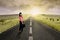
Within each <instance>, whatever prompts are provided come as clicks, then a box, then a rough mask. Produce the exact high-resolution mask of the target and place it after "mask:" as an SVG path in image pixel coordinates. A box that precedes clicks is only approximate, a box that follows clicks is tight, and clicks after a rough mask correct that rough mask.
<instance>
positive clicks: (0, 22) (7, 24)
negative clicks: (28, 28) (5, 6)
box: [0, 14, 29, 33]
mask: <svg viewBox="0 0 60 40" xmlns="http://www.w3.org/2000/svg"><path fill="white" fill-rule="evenodd" d="M23 18H24V20H27V19H28V18H29V16H28V14H24V15H23ZM18 23H19V18H18V15H1V16H0V33H3V32H4V31H7V30H8V29H10V28H12V27H14V26H15V25H17V24H18Z"/></svg>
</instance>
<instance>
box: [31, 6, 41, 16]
mask: <svg viewBox="0 0 60 40" xmlns="http://www.w3.org/2000/svg"><path fill="white" fill-rule="evenodd" d="M30 13H31V14H32V15H37V14H39V13H40V8H38V7H34V8H32V9H31V11H30Z"/></svg>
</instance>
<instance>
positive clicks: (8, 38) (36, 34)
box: [0, 19, 60, 40]
mask: <svg viewBox="0 0 60 40" xmlns="http://www.w3.org/2000/svg"><path fill="white" fill-rule="evenodd" d="M31 22H32V25H31V27H32V37H33V40H60V32H56V31H55V30H53V29H52V28H49V26H47V25H44V24H42V23H39V22H37V21H35V20H32V21H31ZM25 24H26V27H25V28H24V30H23V32H22V33H19V31H18V28H19V24H18V25H16V26H15V27H14V28H11V29H10V30H8V31H6V32H4V33H2V34H0V40H29V36H31V35H30V34H29V30H30V29H29V28H30V19H28V20H27V21H25Z"/></svg>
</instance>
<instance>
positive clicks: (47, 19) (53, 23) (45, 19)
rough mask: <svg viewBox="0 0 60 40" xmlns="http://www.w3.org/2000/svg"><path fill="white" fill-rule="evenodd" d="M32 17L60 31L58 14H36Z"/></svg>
mask: <svg viewBox="0 0 60 40" xmlns="http://www.w3.org/2000/svg"><path fill="white" fill-rule="evenodd" d="M34 18H35V20H37V21H39V22H42V23H44V24H47V25H49V26H50V27H52V28H54V29H55V30H57V31H60V16H58V15H57V16H55V15H37V16H35V17H34ZM50 19H51V20H50ZM57 19H58V20H57Z"/></svg>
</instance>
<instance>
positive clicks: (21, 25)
mask: <svg viewBox="0 0 60 40" xmlns="http://www.w3.org/2000/svg"><path fill="white" fill-rule="evenodd" d="M19 31H23V24H22V22H21V21H20V27H19Z"/></svg>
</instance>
